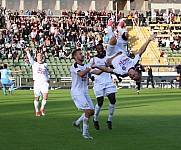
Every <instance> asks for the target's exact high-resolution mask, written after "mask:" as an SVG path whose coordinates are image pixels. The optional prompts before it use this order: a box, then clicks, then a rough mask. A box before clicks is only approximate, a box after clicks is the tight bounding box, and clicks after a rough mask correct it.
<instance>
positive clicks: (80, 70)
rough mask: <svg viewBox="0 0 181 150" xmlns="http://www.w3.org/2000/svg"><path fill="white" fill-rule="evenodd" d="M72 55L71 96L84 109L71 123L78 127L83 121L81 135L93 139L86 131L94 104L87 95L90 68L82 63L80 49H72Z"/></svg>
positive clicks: (82, 58)
mask: <svg viewBox="0 0 181 150" xmlns="http://www.w3.org/2000/svg"><path fill="white" fill-rule="evenodd" d="M72 57H73V58H74V59H75V63H74V64H73V65H72V66H71V68H70V73H71V77H72V86H71V97H72V99H73V101H74V103H75V105H76V107H77V108H78V110H83V111H84V112H83V114H82V115H81V117H80V118H79V119H78V120H76V121H75V122H73V125H74V126H75V127H77V128H78V129H80V123H81V122H82V121H83V133H82V136H83V137H84V138H86V139H93V138H92V137H91V136H90V134H89V132H88V126H89V118H90V117H91V116H92V115H93V114H94V104H93V102H92V100H91V98H90V97H89V95H88V74H89V71H90V70H91V68H90V67H88V65H86V64H83V61H84V55H83V52H82V51H81V50H80V49H76V50H74V51H73V52H72Z"/></svg>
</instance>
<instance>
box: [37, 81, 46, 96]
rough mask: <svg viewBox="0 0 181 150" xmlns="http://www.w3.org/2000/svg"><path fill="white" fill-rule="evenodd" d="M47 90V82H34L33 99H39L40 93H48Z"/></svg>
mask: <svg viewBox="0 0 181 150" xmlns="http://www.w3.org/2000/svg"><path fill="white" fill-rule="evenodd" d="M48 89H49V83H48V82H43V83H39V82H34V96H35V97H39V96H40V92H41V93H42V94H43V93H48Z"/></svg>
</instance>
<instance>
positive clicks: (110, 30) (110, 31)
mask: <svg viewBox="0 0 181 150" xmlns="http://www.w3.org/2000/svg"><path fill="white" fill-rule="evenodd" d="M107 33H108V37H109V39H111V38H112V37H115V34H114V32H113V31H112V27H111V26H108V27H107Z"/></svg>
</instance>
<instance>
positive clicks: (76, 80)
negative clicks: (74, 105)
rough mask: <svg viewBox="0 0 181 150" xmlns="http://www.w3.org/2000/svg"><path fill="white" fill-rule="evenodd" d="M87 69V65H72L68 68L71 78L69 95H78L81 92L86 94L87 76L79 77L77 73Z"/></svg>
mask: <svg viewBox="0 0 181 150" xmlns="http://www.w3.org/2000/svg"><path fill="white" fill-rule="evenodd" d="M87 67H88V65H86V64H84V65H82V66H81V65H79V64H77V63H74V64H73V65H72V66H71V68H70V74H71V77H72V86H71V95H80V94H82V92H83V93H84V94H86V93H88V86H87V84H88V74H86V75H85V76H84V77H80V76H79V75H78V74H77V73H78V72H79V71H83V70H85V69H86V68H87Z"/></svg>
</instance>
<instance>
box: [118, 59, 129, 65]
mask: <svg viewBox="0 0 181 150" xmlns="http://www.w3.org/2000/svg"><path fill="white" fill-rule="evenodd" d="M129 61H130V58H126V59H123V60H120V62H119V65H120V66H124V65H125V64H127V63H128V62H129Z"/></svg>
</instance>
